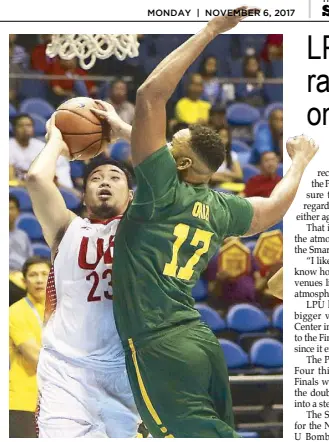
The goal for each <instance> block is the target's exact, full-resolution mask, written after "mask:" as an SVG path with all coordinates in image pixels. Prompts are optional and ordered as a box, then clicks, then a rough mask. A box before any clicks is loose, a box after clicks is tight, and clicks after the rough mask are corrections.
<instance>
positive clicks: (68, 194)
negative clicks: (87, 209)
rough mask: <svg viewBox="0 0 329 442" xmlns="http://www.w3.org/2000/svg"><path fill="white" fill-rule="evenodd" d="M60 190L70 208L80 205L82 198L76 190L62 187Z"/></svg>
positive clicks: (73, 208)
mask: <svg viewBox="0 0 329 442" xmlns="http://www.w3.org/2000/svg"><path fill="white" fill-rule="evenodd" d="M60 191H61V194H62V196H63V198H64V201H65V204H66V207H67V208H68V209H69V210H75V209H77V208H78V207H79V206H80V204H81V200H80V198H79V197H78V196H77V195H76V194H75V193H74V192H72V191H70V190H69V189H60Z"/></svg>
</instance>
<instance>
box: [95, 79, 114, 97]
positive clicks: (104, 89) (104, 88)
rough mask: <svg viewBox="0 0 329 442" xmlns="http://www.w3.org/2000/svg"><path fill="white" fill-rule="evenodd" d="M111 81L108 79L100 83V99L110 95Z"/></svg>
mask: <svg viewBox="0 0 329 442" xmlns="http://www.w3.org/2000/svg"><path fill="white" fill-rule="evenodd" d="M110 89H111V86H110V83H109V82H108V81H104V82H103V83H101V84H100V85H99V88H98V91H97V98H99V99H100V100H105V99H106V98H108V96H109V95H110Z"/></svg>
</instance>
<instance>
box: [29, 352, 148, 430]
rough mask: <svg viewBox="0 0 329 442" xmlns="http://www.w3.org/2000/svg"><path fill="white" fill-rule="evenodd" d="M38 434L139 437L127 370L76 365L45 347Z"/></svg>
mask: <svg viewBox="0 0 329 442" xmlns="http://www.w3.org/2000/svg"><path fill="white" fill-rule="evenodd" d="M38 389H39V407H38V408H39V410H38V412H37V416H36V419H37V426H38V429H39V437H49V438H50V437H106V438H108V437H110V438H113V437H120V438H121V437H122V438H124V437H126V438H131V437H136V434H137V428H138V425H139V423H140V422H141V421H140V417H139V415H138V412H137V408H136V405H135V402H134V398H133V394H132V392H131V389H130V385H129V381H128V376H127V373H126V370H125V369H124V368H123V369H121V370H118V369H115V370H109V372H106V373H105V372H104V371H97V370H92V369H89V368H81V367H76V366H74V365H72V364H70V363H68V362H67V361H65V360H63V359H59V358H58V357H56V356H55V355H54V354H53V353H51V352H49V351H46V350H42V351H41V353H40V358H39V364H38Z"/></svg>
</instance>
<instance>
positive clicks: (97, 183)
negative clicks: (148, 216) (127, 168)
mask: <svg viewBox="0 0 329 442" xmlns="http://www.w3.org/2000/svg"><path fill="white" fill-rule="evenodd" d="M131 199H132V192H131V191H129V188H128V182H127V178H126V175H125V173H124V172H123V171H122V170H121V169H120V168H119V167H117V166H114V165H111V164H104V165H102V166H99V167H97V168H96V169H95V170H94V171H93V172H92V173H91V174H90V175H89V177H88V181H87V186H86V192H85V198H84V201H85V204H86V207H87V210H88V213H89V216H90V217H95V218H99V219H108V218H112V217H113V216H117V215H121V214H123V213H124V212H125V210H126V209H127V207H128V204H129V202H130V201H131Z"/></svg>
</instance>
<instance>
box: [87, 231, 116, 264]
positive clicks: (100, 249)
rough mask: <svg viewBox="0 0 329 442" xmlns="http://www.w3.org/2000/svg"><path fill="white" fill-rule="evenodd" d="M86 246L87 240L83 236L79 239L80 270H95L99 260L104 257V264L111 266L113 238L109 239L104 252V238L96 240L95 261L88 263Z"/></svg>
mask: <svg viewBox="0 0 329 442" xmlns="http://www.w3.org/2000/svg"><path fill="white" fill-rule="evenodd" d="M88 244H89V238H88V237H86V236H84V237H83V238H82V239H81V244H80V249H79V257H78V264H79V267H80V268H81V269H84V270H95V269H96V267H97V266H98V264H99V262H100V260H101V259H102V258H103V257H104V264H112V262H113V247H114V236H113V235H111V236H110V237H109V245H108V247H107V249H106V250H104V238H97V242H96V252H97V256H96V260H94V262H90V258H88Z"/></svg>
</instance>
